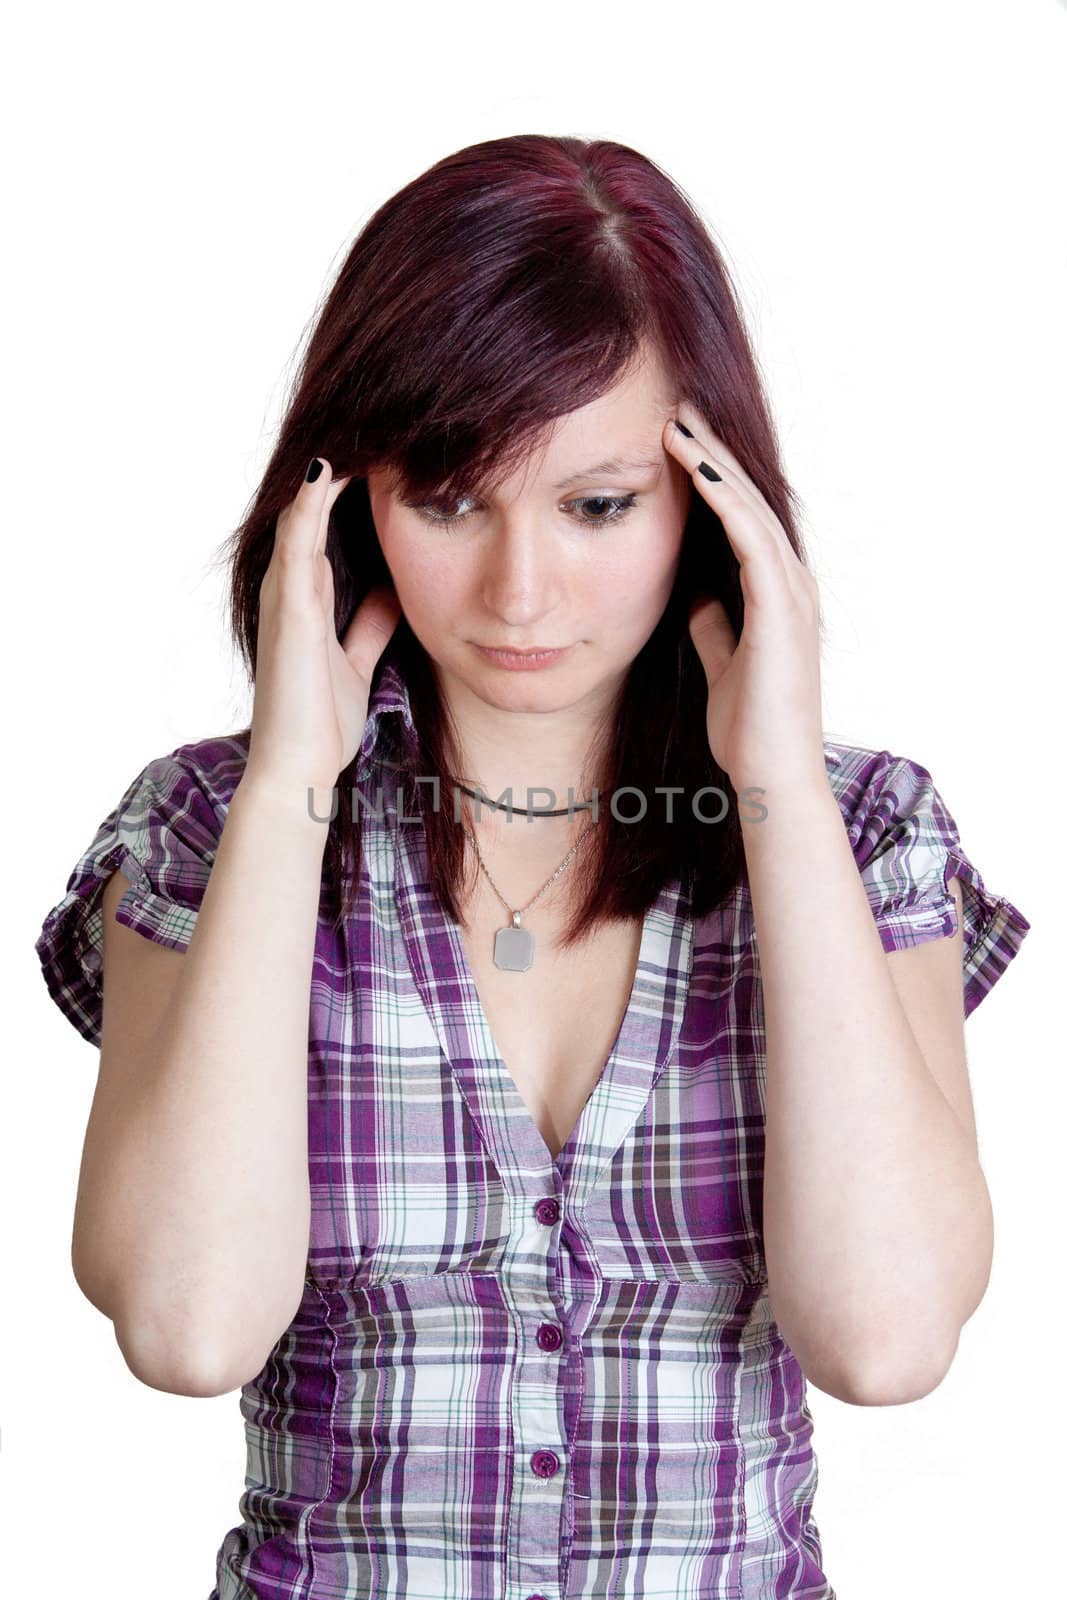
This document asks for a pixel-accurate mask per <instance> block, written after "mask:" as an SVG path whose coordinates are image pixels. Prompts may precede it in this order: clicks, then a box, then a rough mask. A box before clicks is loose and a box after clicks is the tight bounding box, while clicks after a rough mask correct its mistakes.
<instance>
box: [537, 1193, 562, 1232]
mask: <svg viewBox="0 0 1067 1600" xmlns="http://www.w3.org/2000/svg"><path fill="white" fill-rule="evenodd" d="M534 1216H535V1217H536V1218H537V1220H538V1222H543V1223H544V1225H545V1227H546V1228H553V1227H555V1225H556V1223H557V1222H558V1221H559V1201H558V1200H553V1198H552V1196H551V1195H546V1196H545V1197H544V1199H543V1200H538V1202H537V1204H536V1205H535V1206H534Z"/></svg>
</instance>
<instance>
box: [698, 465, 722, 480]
mask: <svg viewBox="0 0 1067 1600" xmlns="http://www.w3.org/2000/svg"><path fill="white" fill-rule="evenodd" d="M697 470H698V471H699V472H702V473H703V474H704V476H705V478H710V479H711V481H712V483H721V482H722V478H721V477H720V476H719V474H718V473H717V472H716V471H715V468H714V467H709V466H708V464H707V462H706V461H702V462H701V463H700V466H699V467H698V469H697Z"/></svg>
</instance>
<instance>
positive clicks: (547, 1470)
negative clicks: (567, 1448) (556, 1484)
mask: <svg viewBox="0 0 1067 1600" xmlns="http://www.w3.org/2000/svg"><path fill="white" fill-rule="evenodd" d="M530 1466H531V1467H532V1468H533V1470H534V1472H536V1474H537V1476H538V1477H539V1478H554V1477H555V1475H556V1473H557V1472H558V1471H559V1456H557V1455H556V1454H555V1452H554V1451H552V1450H535V1451H534V1453H533V1455H532V1456H531V1457H530Z"/></svg>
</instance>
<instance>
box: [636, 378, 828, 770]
mask: <svg viewBox="0 0 1067 1600" xmlns="http://www.w3.org/2000/svg"><path fill="white" fill-rule="evenodd" d="M676 415H677V418H678V421H679V422H682V423H684V424H685V426H686V427H687V428H688V429H689V430H690V432H691V433H692V435H693V437H692V438H691V439H687V438H686V436H685V434H684V433H681V432H680V431H679V430H678V428H676V427H675V425H674V421H673V419H671V420H669V421H668V422H667V425H666V427H665V428H664V430H663V442H664V445H665V447H666V449H667V451H668V453H669V454H670V455H673V456H674V458H675V459H676V460H677V461H679V462H680V463H681V465H682V466H683V467H684V468H685V469H686V471H687V472H689V473H690V474H691V476H692V480H693V483H694V484H695V486H696V488H697V491H698V493H700V494H701V495H702V496H703V497H704V499H705V500H706V501H707V502H708V504H709V505H710V506H711V508H712V510H713V511H714V512H715V513H716V514H717V515H718V517H719V519H720V520H721V522H722V525H723V527H724V528H725V530H726V535H727V538H728V539H729V541H730V546H731V548H732V549H733V552H734V554H735V555H736V557H737V559H738V561H739V562H740V566H741V572H740V579H741V593H742V595H743V596H744V601H745V617H744V623H743V625H742V628H741V638H740V640H739V639H738V637H737V635H736V634H735V633H734V630H733V628H732V627H731V625H730V621H729V618H728V617H727V614H726V608H725V606H724V605H723V604H722V601H721V600H717V599H713V598H712V599H708V598H706V597H695V598H694V599H693V601H692V602H691V605H690V615H689V632H690V635H691V637H692V640H693V644H694V645H695V647H696V650H697V654H698V655H699V656H700V659H701V662H702V663H703V666H704V671H705V673H706V675H707V680H708V743H709V745H710V747H711V753H712V755H713V756H714V757H715V760H716V761H717V762H718V763H719V766H720V767H721V768H722V769H723V771H724V772H725V773H726V775H727V777H728V778H729V779H730V782H731V783H732V784H733V786H734V789H735V791H737V792H740V790H741V789H742V788H744V787H746V786H750V785H752V786H758V787H761V788H764V789H766V790H768V791H770V792H772V793H774V792H780V788H781V786H782V785H790V786H792V785H793V784H795V783H798V782H800V783H811V782H812V781H816V782H818V781H820V780H821V781H822V782H825V781H826V758H825V754H824V751H823V727H822V694H821V687H820V677H819V592H818V587H817V585H816V583H815V579H814V577H813V576H812V574H811V573H810V572H809V571H808V569H807V567H805V566H804V564H803V563H802V562H801V561H800V560H799V558H798V557H797V555H796V554H795V553H794V550H793V547H792V545H791V544H790V543H789V540H788V538H787V537H786V532H785V529H784V528H783V527H782V524H781V523H780V522H779V520H778V518H777V517H776V516H775V514H774V512H773V511H772V510H771V508H770V506H769V505H768V504H767V502H766V500H765V499H764V498H763V496H762V495H761V494H760V492H759V490H758V489H757V488H756V486H755V484H754V483H753V482H752V479H751V478H750V477H749V476H748V474H747V473H746V472H745V470H744V468H743V467H742V466H741V465H740V463H739V462H738V461H737V459H736V457H735V456H733V455H732V454H731V452H730V451H729V450H728V449H727V447H726V445H725V444H723V442H722V440H721V439H720V438H719V437H718V435H717V434H715V433H713V432H712V430H711V428H709V427H708V424H707V422H706V421H705V420H704V418H703V417H702V416H701V414H700V412H699V411H697V410H696V409H695V407H693V406H691V405H690V404H689V403H688V401H682V402H681V404H680V405H679V406H678V408H677V412H676ZM702 461H703V462H705V463H706V464H707V465H708V466H710V467H711V468H712V469H713V470H714V471H715V472H717V473H718V474H719V477H720V479H721V482H713V481H712V480H711V479H709V478H708V477H706V476H705V474H704V473H702V472H701V471H700V470H699V467H700V463H701V462H702Z"/></svg>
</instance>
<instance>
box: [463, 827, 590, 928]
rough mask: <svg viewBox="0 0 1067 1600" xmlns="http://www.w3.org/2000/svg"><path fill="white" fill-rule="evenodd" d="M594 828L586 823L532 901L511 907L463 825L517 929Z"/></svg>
mask: <svg viewBox="0 0 1067 1600" xmlns="http://www.w3.org/2000/svg"><path fill="white" fill-rule="evenodd" d="M592 826H593V824H592V823H591V822H587V823H586V825H585V827H584V828H583V829H582V831H581V833H580V834H579V835H578V837H577V839H576V840H575V841H574V843H573V844H572V845H571V848H570V849H569V850H568V852H567V854H566V855H565V856H564V858H563V860H562V861H561V862H560V864H559V866H558V867H557V868H556V870H555V872H554V873H553V874H552V876H551V877H550V878H548V879H547V880H546V881H545V882H544V883H543V884H542V885H541V887H540V889H538V891H537V893H536V894H535V895H534V897H533V899H532V900H527V902H526V904H525V905H524V906H518V907H516V906H509V905H508V903H507V901H506V900H505V899H504V896H503V895H502V894H501V893H500V890H499V889H498V888H497V886H496V884H495V883H493V875H492V873H491V872H490V871H489V868H488V867H487V866H486V864H485V861H484V860H483V858H482V852H481V851H480V850H479V848H478V841H477V839H476V838H475V837H474V835H473V833H472V832H471V831H470V829H469V828H468V827H467V825H466V823H464V825H463V832H464V833H465V834H466V835H467V838H468V839H469V840H470V842H471V844H472V845H473V846H474V853H475V855H476V856H477V857H478V864H479V866H480V867H481V869H482V871H483V872H484V873H485V875H486V877H487V878H488V879H489V882H490V883H491V884H492V885H493V892H494V893H495V895H496V897H497V899H498V900H499V901H500V904H501V905H502V906H503V907H504V910H505V911H506V912H507V913H508V915H509V916H510V917H511V922H512V926H513V927H515V928H517V927H518V926H519V918H520V917H521V915H522V913H523V912H524V911H528V910H529V909H530V907H531V906H532V905H533V903H534V901H535V900H540V898H541V896H542V895H543V894H544V892H545V890H546V889H547V888H549V887H550V885H551V884H553V883H555V881H556V879H557V878H558V877H559V875H560V873H561V872H562V871H563V869H564V867H565V866H567V864H568V863H569V862H570V861H571V860H572V858H573V857H574V855H575V852H576V851H577V849H578V846H579V845H580V844H581V842H582V840H583V839H584V838H585V836H586V834H587V833H588V832H589V831H590V829H591V828H592Z"/></svg>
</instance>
